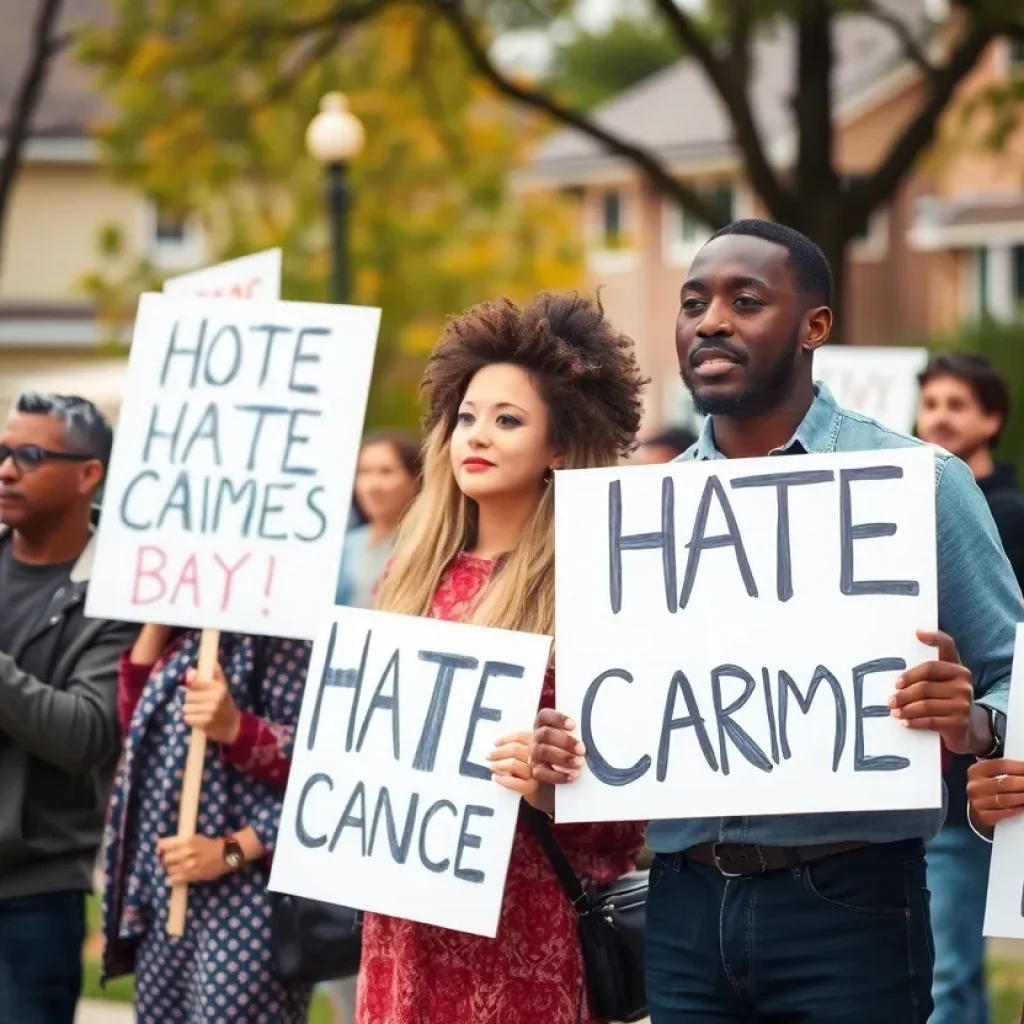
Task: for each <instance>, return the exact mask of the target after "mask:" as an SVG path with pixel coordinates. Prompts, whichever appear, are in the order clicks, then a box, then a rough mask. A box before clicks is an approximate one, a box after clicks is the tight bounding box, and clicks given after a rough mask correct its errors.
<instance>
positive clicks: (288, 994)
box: [0, 624, 312, 1024]
mask: <svg viewBox="0 0 1024 1024" xmlns="http://www.w3.org/2000/svg"><path fill="white" fill-rule="evenodd" d="M199 637H200V633H199V631H198V630H194V629H171V628H169V627H167V626H160V625H153V624H150V625H147V626H145V627H143V629H142V632H141V634H140V635H139V638H138V640H137V641H136V643H135V646H134V647H133V648H132V650H131V652H130V654H129V653H127V652H125V653H124V654H123V656H122V658H121V663H120V680H119V683H120V685H119V694H118V701H117V711H118V715H119V717H120V721H121V727H122V728H123V729H124V731H125V733H126V734H127V741H126V743H125V749H124V754H123V756H122V758H121V762H120V764H119V766H118V771H117V777H116V779H115V782H114V788H113V793H112V796H111V800H110V811H109V818H108V826H107V835H106V843H105V849H104V861H105V864H104V866H105V875H106V880H105V882H106V884H105V885H104V889H103V938H104V949H103V979H104V980H106V979H108V978H114V977H118V976H120V975H124V974H131V973H134V974H135V1012H136V1020H137V1022H138V1024H252V1022H255V1021H257V1020H265V1021H273V1024H305V1021H306V1017H307V1014H308V1012H309V1003H310V998H311V995H312V988H311V986H309V985H299V984H285V983H284V982H283V981H281V979H280V978H279V977H278V975H277V970H276V967H275V963H274V958H273V952H272V946H271V934H270V896H269V893H268V892H267V879H268V877H269V858H270V856H271V855H272V853H273V846H274V841H275V838H276V836H277V829H278V825H279V822H280V816H281V803H282V800H283V798H284V789H285V785H286V783H287V780H288V770H289V768H290V767H291V750H292V742H293V738H294V730H295V724H296V721H297V719H298V715H299V705H300V702H301V699H302V688H303V685H304V683H305V680H306V669H307V668H308V665H309V647H310V645H309V644H308V643H306V642H304V641H299V640H285V639H277V638H275V637H262V636H246V635H241V634H237V633H221V636H220V647H219V651H218V664H217V668H216V671H215V672H214V678H212V679H200V678H199V677H198V674H197V672H196V669H195V668H194V667H193V666H194V665H195V664H196V659H197V655H198V651H199ZM193 728H198V729H202V730H203V731H204V732H205V733H206V736H207V739H208V740H209V746H208V748H207V751H206V760H205V765H204V772H203V788H202V793H201V796H200V801H199V817H198V820H197V823H196V834H195V835H194V836H188V837H179V836H178V835H177V831H178V808H179V805H180V803H181V789H182V776H183V774H184V770H185V760H186V757H187V754H188V748H189V735H190V732H191V730H192V729H193ZM179 884H186V885H188V886H189V887H190V888H189V897H188V909H187V912H186V916H185V932H184V935H183V936H182V937H181V938H171V937H170V936H169V935H168V934H167V910H168V906H169V902H170V896H171V887H172V885H179ZM0 1019H4V1018H0ZM47 1024H49V1022H48V1021H47Z"/></svg>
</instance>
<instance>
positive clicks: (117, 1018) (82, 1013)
mask: <svg viewBox="0 0 1024 1024" xmlns="http://www.w3.org/2000/svg"><path fill="white" fill-rule="evenodd" d="M134 1022H135V1015H134V1014H133V1013H132V1008H131V1007H130V1006H128V1005H126V1004H125V1003H107V1002H97V1001H96V1000H95V999H83V1000H82V1001H81V1002H80V1003H79V1004H78V1013H77V1014H76V1015H75V1024H134Z"/></svg>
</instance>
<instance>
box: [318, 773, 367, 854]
mask: <svg viewBox="0 0 1024 1024" xmlns="http://www.w3.org/2000/svg"><path fill="white" fill-rule="evenodd" d="M357 804H358V805H359V813H358V814H353V813H352V812H353V811H354V810H355V809H356V805H357ZM349 827H352V828H358V829H359V840H360V843H361V845H362V850H363V856H364V857H365V856H366V784H365V783H364V782H363V780H362V779H360V780H359V781H358V782H357V783H356V788H355V789H353V790H352V795H351V796H350V797H349V798H348V803H347V804H345V810H344V811H342V814H341V817H340V818H339V819H338V827H337V828H336V829H335V830H334V835H333V836H331V843H330V845H329V846H328V847H327V849H328V851H329V852H330V853H334V848H335V847H336V846H337V845H338V841H339V840H340V839H341V833H342V832H344V831H345V829H347V828H349Z"/></svg>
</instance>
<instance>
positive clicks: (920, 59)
mask: <svg viewBox="0 0 1024 1024" xmlns="http://www.w3.org/2000/svg"><path fill="white" fill-rule="evenodd" d="M863 3H864V8H863V13H864V14H866V15H868V16H869V17H871V18H873V19H874V20H875V21H877V22H879V23H880V24H882V25H885V26H886V27H887V28H889V29H891V30H892V32H893V34H894V35H895V36H896V38H897V39H898V40H899V41H900V45H901V46H902V47H903V52H904V54H905V55H906V57H907V59H908V60H910V61H912V62H913V63H914V64H916V65H917V66H918V67H919V68H920V69H921V70H922V71H923V72H924V74H925V77H926V78H932V77H934V75H935V70H936V69H935V66H934V65H933V64H932V62H931V61H930V60H929V59H928V53H927V51H926V50H925V48H924V47H923V46H922V45H921V40H920V39H918V38H917V37H916V36H915V35H914V31H913V29H911V27H910V26H909V25H908V24H907V23H906V22H905V21H904V20H903V19H902V18H900V17H899V16H898V15H896V14H894V13H893V12H892V11H888V10H886V9H885V8H883V7H881V6H880V5H879V3H878V0H863Z"/></svg>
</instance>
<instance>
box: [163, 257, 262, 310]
mask: <svg viewBox="0 0 1024 1024" xmlns="http://www.w3.org/2000/svg"><path fill="white" fill-rule="evenodd" d="M164 293H165V294H167V295H176V296H178V297H179V298H188V297H192V298H210V299H214V298H217V299H272V300H275V301H276V300H277V299H280V298H281V250H280V249H266V250H264V251H263V252H255V253H253V254H252V255H250V256H241V257H239V258H238V259H236V260H227V261H226V262H224V263H217V264H215V265H214V266H212V267H204V268H203V269H202V270H193V271H192V272H191V273H188V274H181V275H180V276H178V277H170V278H168V279H167V280H166V281H164Z"/></svg>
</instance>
